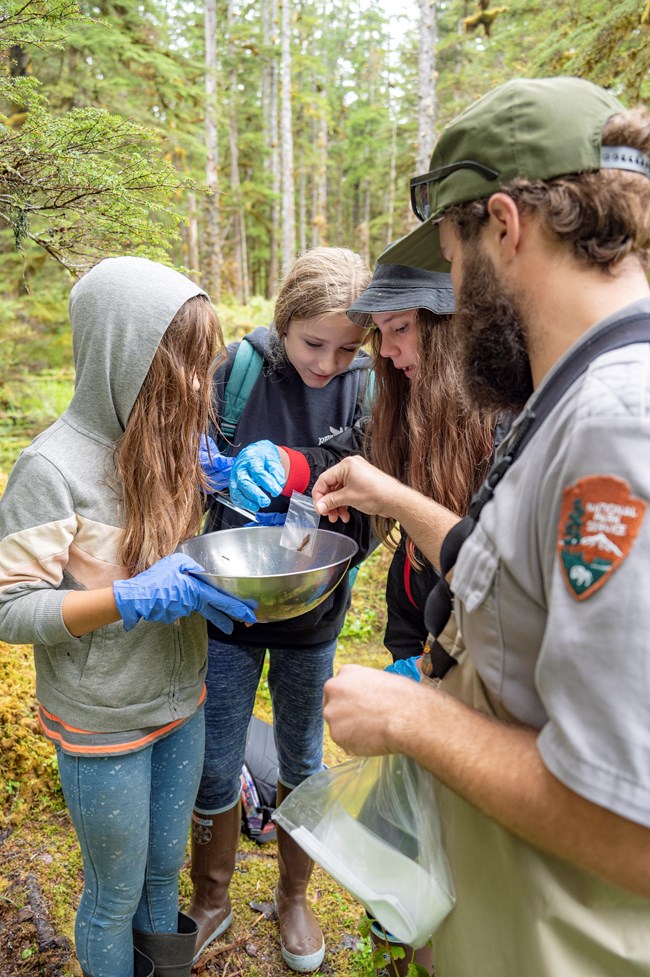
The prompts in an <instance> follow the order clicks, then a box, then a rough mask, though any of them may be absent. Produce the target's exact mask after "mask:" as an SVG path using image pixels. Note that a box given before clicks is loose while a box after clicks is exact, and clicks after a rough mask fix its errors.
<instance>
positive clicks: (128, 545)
mask: <svg viewBox="0 0 650 977" xmlns="http://www.w3.org/2000/svg"><path fill="white" fill-rule="evenodd" d="M216 344H218V346H219V348H221V349H223V336H222V333H221V326H220V325H219V320H218V319H217V316H216V313H215V311H214V309H213V308H212V306H211V305H210V302H209V301H208V299H207V298H205V296H202V295H197V296H195V297H194V298H191V299H189V300H188V301H187V302H186V303H185V304H184V305H183V306H181V308H180V309H179V310H178V312H177V313H176V315H175V316H174V318H173V319H172V321H171V322H170V324H169V326H168V328H167V329H166V331H165V333H164V335H163V337H162V339H161V341H160V345H159V346H158V349H157V350H156V354H155V356H154V358H153V360H152V361H151V366H150V367H149V371H148V373H147V375H146V377H145V380H144V383H143V384H142V387H141V389H140V393H139V394H138V397H137V399H136V401H135V404H134V405H133V410H132V411H131V414H130V416H129V420H128V423H127V425H126V430H125V431H124V434H123V435H122V437H121V438H120V439H119V441H118V442H117V445H116V448H115V466H116V470H117V474H118V476H119V479H120V482H121V494H122V510H123V513H122V517H123V522H124V536H123V538H122V542H121V544H120V548H119V560H120V563H121V564H122V566H124V567H125V568H126V570H127V571H128V573H129V574H130V575H132V576H133V575H135V574H136V573H140V572H141V571H142V570H144V569H146V568H147V567H148V566H151V564H152V563H154V562H155V561H156V560H158V559H160V558H161V557H163V556H167V555H168V554H169V553H171V552H172V551H173V550H174V549H175V547H176V546H177V545H178V543H179V542H181V540H183V539H187V537H188V536H191V535H193V534H194V533H195V532H196V531H197V530H198V529H199V526H200V523H201V516H202V511H203V495H202V489H205V488H206V485H205V479H204V476H203V474H202V471H201V466H200V464H199V458H198V449H199V439H200V436H201V434H203V433H205V434H207V431H208V422H209V420H210V418H211V413H212V407H211V400H210V382H211V377H212V373H213V372H214V367H215V366H216V365H217V362H214V363H213V360H214V352H215V345H216ZM195 380H196V381H197V382H198V389H195Z"/></svg>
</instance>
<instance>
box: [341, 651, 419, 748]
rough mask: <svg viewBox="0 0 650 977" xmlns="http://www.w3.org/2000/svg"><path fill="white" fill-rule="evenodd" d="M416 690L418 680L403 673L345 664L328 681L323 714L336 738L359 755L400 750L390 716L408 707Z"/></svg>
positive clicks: (343, 745) (344, 746)
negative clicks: (411, 678) (395, 744)
mask: <svg viewBox="0 0 650 977" xmlns="http://www.w3.org/2000/svg"><path fill="white" fill-rule="evenodd" d="M412 689H417V686H416V685H415V683H414V682H412V681H411V680H410V679H407V678H403V677H402V676H400V675H392V674H391V673H389V672H384V671H380V670H379V669H377V668H365V667H364V666H362V665H343V666H342V667H341V669H340V670H339V672H338V674H337V675H336V677H335V678H331V679H329V681H328V682H326V683H325V691H324V698H323V703H324V705H323V716H324V717H325V720H326V722H327V723H329V727H330V733H331V735H332V739H333V740H334V742H335V743H338V744H339V746H342V747H343V749H344V750H346V751H347V752H348V753H353V754H356V755H357V756H381V755H383V754H384V753H397V752H399V751H398V750H397V749H396V747H395V746H394V744H393V743H392V742H391V725H390V717H391V715H393V714H394V713H395V711H397V712H400V711H401V710H403V709H408V702H409V697H410V694H411V690H412Z"/></svg>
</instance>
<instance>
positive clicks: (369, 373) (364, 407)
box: [361, 370, 375, 415]
mask: <svg viewBox="0 0 650 977" xmlns="http://www.w3.org/2000/svg"><path fill="white" fill-rule="evenodd" d="M374 397H375V372H374V370H366V387H365V390H364V392H363V400H362V401H361V413H362V414H363V415H366V414H370V413H371V411H372V402H373V400H374Z"/></svg>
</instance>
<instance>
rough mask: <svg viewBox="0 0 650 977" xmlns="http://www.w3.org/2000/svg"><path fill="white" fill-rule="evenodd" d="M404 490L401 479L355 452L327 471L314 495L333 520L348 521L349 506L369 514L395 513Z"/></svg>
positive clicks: (319, 506) (320, 508) (319, 481)
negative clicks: (386, 472)
mask: <svg viewBox="0 0 650 977" xmlns="http://www.w3.org/2000/svg"><path fill="white" fill-rule="evenodd" d="M402 491H403V486H402V485H401V483H400V482H398V481H397V479H395V478H392V477H391V476H390V475H386V474H385V472H382V471H380V470H379V469H378V468H374V467H373V465H371V464H370V463H369V462H367V461H366V460H365V459H364V458H362V457H361V456H360V455H351V456H350V457H349V458H344V459H343V461H340V462H339V463H338V465H334V467H333V468H328V470H327V471H326V472H323V474H322V475H321V476H320V478H319V479H318V480H317V482H316V484H315V485H314V488H313V490H312V497H313V499H314V504H315V505H316V509H317V510H318V512H320V513H321V515H326V516H327V517H328V519H329V521H330V522H336V520H337V519H341V520H342V521H343V522H348V521H349V519H350V513H349V512H348V507H349V506H352V507H353V508H354V509H358V510H359V512H365V513H366V514H367V515H369V516H377V515H379V516H389V517H390V516H392V515H393V512H394V509H396V508H397V507H398V500H399V497H400V494H401V492H402Z"/></svg>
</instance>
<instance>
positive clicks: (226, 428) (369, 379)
mask: <svg viewBox="0 0 650 977" xmlns="http://www.w3.org/2000/svg"><path fill="white" fill-rule="evenodd" d="M262 366H263V359H262V356H261V354H260V353H258V352H257V350H256V349H255V347H254V346H253V344H252V343H250V342H249V341H248V340H247V339H242V341H241V342H240V344H239V346H238V347H237V352H236V353H235V359H234V360H233V364H232V369H231V370H230V376H229V377H228V381H227V383H226V389H225V391H224V395H223V407H222V411H221V420H220V424H219V427H220V428H221V437H220V439H219V450H220V451H222V452H227V450H228V448H229V447H230V442H231V441H232V439H233V437H234V436H235V431H236V429H237V425H238V423H239V418H240V417H241V416H242V414H243V412H244V407H245V406H246V401H247V400H248V398H249V396H250V392H251V390H252V389H253V387H254V386H255V381H256V380H257V378H258V376H259V375H260V373H261V372H262ZM374 392H375V375H374V373H373V371H372V370H368V371H366V380H365V387H364V392H363V400H362V402H361V411H362V413H363V414H369V413H370V409H371V407H372V399H373V396H374Z"/></svg>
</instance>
